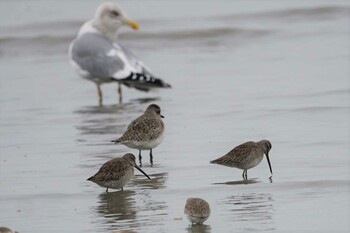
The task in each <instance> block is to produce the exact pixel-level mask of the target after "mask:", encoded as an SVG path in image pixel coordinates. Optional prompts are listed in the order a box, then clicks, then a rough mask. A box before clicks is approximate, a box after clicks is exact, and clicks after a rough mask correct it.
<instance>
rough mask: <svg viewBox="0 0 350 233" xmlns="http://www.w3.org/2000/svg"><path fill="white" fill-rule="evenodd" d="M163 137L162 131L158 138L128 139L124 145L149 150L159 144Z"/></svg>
mask: <svg viewBox="0 0 350 233" xmlns="http://www.w3.org/2000/svg"><path fill="white" fill-rule="evenodd" d="M163 138H164V133H162V134H161V135H160V136H159V137H158V138H156V139H154V140H147V141H128V142H126V143H125V145H126V146H127V147H130V148H133V149H138V150H150V149H153V148H156V147H157V146H159V144H160V143H161V142H162V141H163Z"/></svg>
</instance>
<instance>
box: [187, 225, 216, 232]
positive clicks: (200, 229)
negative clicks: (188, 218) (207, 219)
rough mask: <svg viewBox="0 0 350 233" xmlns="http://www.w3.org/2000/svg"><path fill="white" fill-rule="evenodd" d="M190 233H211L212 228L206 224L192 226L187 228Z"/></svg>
mask: <svg viewBox="0 0 350 233" xmlns="http://www.w3.org/2000/svg"><path fill="white" fill-rule="evenodd" d="M186 231H187V232H188V233H211V227H210V226H209V225H205V224H195V225H190V226H189V227H188V228H186Z"/></svg>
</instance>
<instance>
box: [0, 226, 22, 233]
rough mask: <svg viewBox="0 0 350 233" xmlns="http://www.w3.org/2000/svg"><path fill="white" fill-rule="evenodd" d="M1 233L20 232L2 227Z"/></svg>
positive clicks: (0, 228)
mask: <svg viewBox="0 0 350 233" xmlns="http://www.w3.org/2000/svg"><path fill="white" fill-rule="evenodd" d="M0 233H18V232H17V231H12V230H11V229H10V228H7V227H0Z"/></svg>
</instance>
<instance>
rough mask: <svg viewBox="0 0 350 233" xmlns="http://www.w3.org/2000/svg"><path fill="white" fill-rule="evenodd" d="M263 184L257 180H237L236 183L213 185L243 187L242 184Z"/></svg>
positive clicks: (228, 182)
mask: <svg viewBox="0 0 350 233" xmlns="http://www.w3.org/2000/svg"><path fill="white" fill-rule="evenodd" d="M256 183H261V181H258V180H257V179H256V178H253V179H247V180H244V179H243V180H235V181H227V182H222V183H213V184H226V185H241V184H256Z"/></svg>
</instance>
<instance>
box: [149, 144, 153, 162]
mask: <svg viewBox="0 0 350 233" xmlns="http://www.w3.org/2000/svg"><path fill="white" fill-rule="evenodd" d="M149 161H150V162H151V166H153V155H152V148H151V150H150V151H149Z"/></svg>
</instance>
